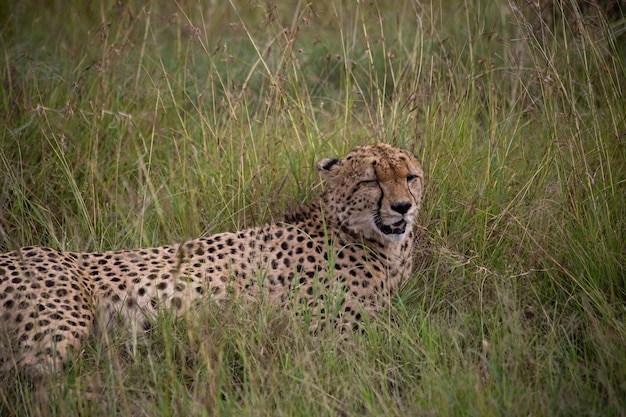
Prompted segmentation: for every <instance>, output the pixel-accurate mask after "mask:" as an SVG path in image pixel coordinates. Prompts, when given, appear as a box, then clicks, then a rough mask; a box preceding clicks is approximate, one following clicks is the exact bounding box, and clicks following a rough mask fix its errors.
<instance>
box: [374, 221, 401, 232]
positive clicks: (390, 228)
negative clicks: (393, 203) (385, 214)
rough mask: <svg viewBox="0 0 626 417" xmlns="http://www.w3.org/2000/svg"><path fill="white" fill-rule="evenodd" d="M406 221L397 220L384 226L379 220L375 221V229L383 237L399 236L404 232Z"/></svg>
mask: <svg viewBox="0 0 626 417" xmlns="http://www.w3.org/2000/svg"><path fill="white" fill-rule="evenodd" d="M406 224H407V223H406V221H405V220H399V221H397V222H395V223H393V224H391V225H388V224H384V223H383V221H382V220H381V219H380V218H377V219H376V227H378V229H379V230H380V231H381V232H383V234H385V235H401V234H403V233H404V232H406Z"/></svg>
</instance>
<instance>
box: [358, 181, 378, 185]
mask: <svg viewBox="0 0 626 417" xmlns="http://www.w3.org/2000/svg"><path fill="white" fill-rule="evenodd" d="M377 182H378V180H363V181H361V184H364V185H369V184H376V183H377Z"/></svg>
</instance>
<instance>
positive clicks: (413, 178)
mask: <svg viewBox="0 0 626 417" xmlns="http://www.w3.org/2000/svg"><path fill="white" fill-rule="evenodd" d="M417 178H418V176H417V175H413V174H409V175H407V176H406V182H413V181H415V180H416V179H417Z"/></svg>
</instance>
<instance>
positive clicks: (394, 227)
mask: <svg viewBox="0 0 626 417" xmlns="http://www.w3.org/2000/svg"><path fill="white" fill-rule="evenodd" d="M317 168H318V170H319V172H320V175H321V177H322V178H323V179H324V180H325V181H326V191H325V193H324V198H325V200H326V202H327V210H329V211H331V213H327V215H331V216H333V217H334V218H336V219H337V221H338V222H339V223H340V224H341V225H342V227H344V228H345V229H347V230H348V231H350V232H351V233H354V234H357V235H362V236H363V237H365V238H366V239H374V240H376V241H379V242H387V241H392V242H399V241H402V240H403V239H404V238H405V237H406V234H407V231H409V230H411V229H412V227H413V225H414V223H415V219H416V217H417V215H418V212H419V207H420V203H421V201H422V193H423V186H424V171H423V170H422V167H421V166H420V164H419V162H417V160H416V159H415V156H413V155H412V154H411V153H410V152H407V151H404V150H402V149H398V148H394V147H392V146H389V145H386V144H378V145H370V146H361V147H357V148H356V149H354V150H352V151H351V152H350V153H348V154H347V155H346V156H345V157H344V158H343V159H331V158H328V159H323V160H321V161H320V162H319V163H318V164H317Z"/></svg>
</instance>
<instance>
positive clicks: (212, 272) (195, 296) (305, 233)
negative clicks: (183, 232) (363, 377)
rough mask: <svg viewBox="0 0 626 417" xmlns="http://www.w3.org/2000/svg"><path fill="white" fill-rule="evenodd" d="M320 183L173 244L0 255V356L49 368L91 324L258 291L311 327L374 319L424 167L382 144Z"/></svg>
mask: <svg viewBox="0 0 626 417" xmlns="http://www.w3.org/2000/svg"><path fill="white" fill-rule="evenodd" d="M318 170H319V172H320V175H321V177H322V178H323V179H324V180H325V182H326V190H325V192H324V193H323V194H322V196H321V197H320V198H319V199H318V200H317V201H315V202H313V203H312V204H310V205H308V206H304V207H301V208H299V209H297V210H296V211H295V212H293V213H291V214H289V215H287V216H286V217H285V218H284V219H283V220H282V221H278V222H274V223H270V224H267V225H265V226H261V227H256V228H251V229H246V230H241V231H238V232H232V233H220V234H216V235H213V236H209V237H205V238H199V239H195V240H190V241H186V242H183V243H179V244H174V245H168V246H161V247H155V248H150V249H135V250H123V251H111V252H103V253H79V252H64V251H59V250H55V249H51V248H46V247H24V248H21V249H19V250H17V251H13V252H9V253H5V254H0V314H1V319H2V320H1V322H0V363H1V365H2V368H3V369H5V370H6V369H20V370H23V369H27V370H29V371H31V372H35V373H38V374H40V373H45V372H49V371H50V370H58V369H59V368H60V367H61V366H63V365H64V364H65V363H66V362H67V361H68V359H69V358H70V351H71V350H72V349H80V347H81V346H82V344H83V343H84V342H85V340H86V339H87V338H88V337H89V335H90V334H91V332H92V330H93V328H94V326H95V324H96V323H97V324H98V326H103V327H105V328H106V326H107V324H108V323H109V321H111V320H112V319H113V318H115V317H117V318H121V321H122V322H123V323H125V324H127V325H128V326H129V327H131V328H134V329H137V330H142V329H146V328H147V327H149V326H150V324H151V322H152V321H153V319H154V317H155V315H156V314H157V313H158V312H159V311H161V310H168V311H172V312H174V313H179V312H183V311H185V310H187V309H189V308H190V306H191V304H192V302H194V300H214V301H217V302H219V301H220V300H224V299H225V298H227V297H229V296H235V297H236V296H239V297H242V298H244V299H253V300H255V299H259V298H260V297H266V298H267V299H268V300H269V301H270V302H272V303H274V304H276V305H278V306H281V307H284V308H295V309H297V312H300V309H303V310H308V311H310V313H311V316H312V317H313V321H312V327H313V328H318V326H320V325H323V324H324V323H328V322H330V323H332V324H334V325H335V326H336V327H338V328H340V329H352V328H355V327H358V326H359V323H361V322H362V320H363V318H364V315H369V316H371V317H376V316H377V315H378V314H379V313H380V311H381V310H383V309H384V308H385V307H386V306H388V304H389V298H390V296H391V295H392V293H393V292H394V290H395V289H396V288H397V287H398V284H399V283H400V281H401V280H402V279H403V278H406V277H408V276H409V274H410V272H411V254H412V248H413V238H414V234H413V226H414V224H415V219H416V217H417V214H418V210H419V206H420V202H421V200H422V192H423V171H422V168H421V167H420V165H419V163H418V162H417V161H416V160H415V158H414V156H413V155H412V154H410V153H409V152H406V151H403V150H400V149H397V148H394V147H391V146H389V145H385V144H379V145H373V146H365V147H358V148H356V149H354V150H353V151H351V152H350V153H349V154H348V155H346V156H345V157H344V158H343V159H324V160H322V161H320V162H319V164H318Z"/></svg>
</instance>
